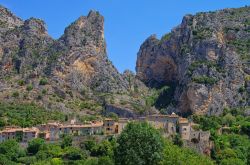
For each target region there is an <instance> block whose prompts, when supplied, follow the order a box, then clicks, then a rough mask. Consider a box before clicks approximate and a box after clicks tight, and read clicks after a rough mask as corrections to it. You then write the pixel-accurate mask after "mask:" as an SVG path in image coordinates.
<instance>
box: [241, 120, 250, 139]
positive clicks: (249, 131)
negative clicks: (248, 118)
mask: <svg viewBox="0 0 250 165" xmlns="http://www.w3.org/2000/svg"><path fill="white" fill-rule="evenodd" d="M241 131H242V132H243V133H245V134H246V135H248V136H249V137H250V122H247V123H244V124H243V125H242V126H241Z"/></svg>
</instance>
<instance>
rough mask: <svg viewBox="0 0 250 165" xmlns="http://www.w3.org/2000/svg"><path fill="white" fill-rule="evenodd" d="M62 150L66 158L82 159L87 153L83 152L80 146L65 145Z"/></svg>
mask: <svg viewBox="0 0 250 165" xmlns="http://www.w3.org/2000/svg"><path fill="white" fill-rule="evenodd" d="M64 150H65V153H64V158H66V159H68V160H82V159H86V158H87V154H86V153H85V152H83V151H82V150H81V149H80V148H76V147H67V148H65V149H64Z"/></svg>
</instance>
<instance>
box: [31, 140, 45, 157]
mask: <svg viewBox="0 0 250 165" xmlns="http://www.w3.org/2000/svg"><path fill="white" fill-rule="evenodd" d="M44 144H45V141H44V140H43V139H40V138H37V139H33V140H31V141H29V142H28V147H27V151H28V153H30V154H32V155H35V154H36V153H37V152H38V151H39V149H40V147H41V146H42V145H44Z"/></svg>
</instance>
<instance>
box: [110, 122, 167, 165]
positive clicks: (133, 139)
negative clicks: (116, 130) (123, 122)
mask: <svg viewBox="0 0 250 165" xmlns="http://www.w3.org/2000/svg"><path fill="white" fill-rule="evenodd" d="M117 142H118V147H117V149H116V151H115V163H116V164H118V165H134V164H140V165H157V164H159V162H160V161H161V157H162V151H163V138H162V137H161V135H160V133H159V132H158V131H157V130H156V129H155V128H153V127H152V126H151V125H149V124H147V123H137V122H133V123H129V124H128V125H127V126H126V128H125V129H124V131H123V132H122V133H121V135H120V136H119V137H118V140H117Z"/></svg>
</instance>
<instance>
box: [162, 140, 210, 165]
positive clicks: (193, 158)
mask: <svg viewBox="0 0 250 165" xmlns="http://www.w3.org/2000/svg"><path fill="white" fill-rule="evenodd" d="M201 162H202V163H201ZM161 164H162V165H168V164H185V165H200V164H202V165H212V164H213V162H212V161H211V160H210V159H209V158H207V157H205V156H202V155H199V154H198V153H196V152H195V151H193V150H190V149H188V148H182V147H179V146H177V145H173V144H172V143H171V142H170V141H168V140H165V142H164V152H163V160H162V162H161Z"/></svg>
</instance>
